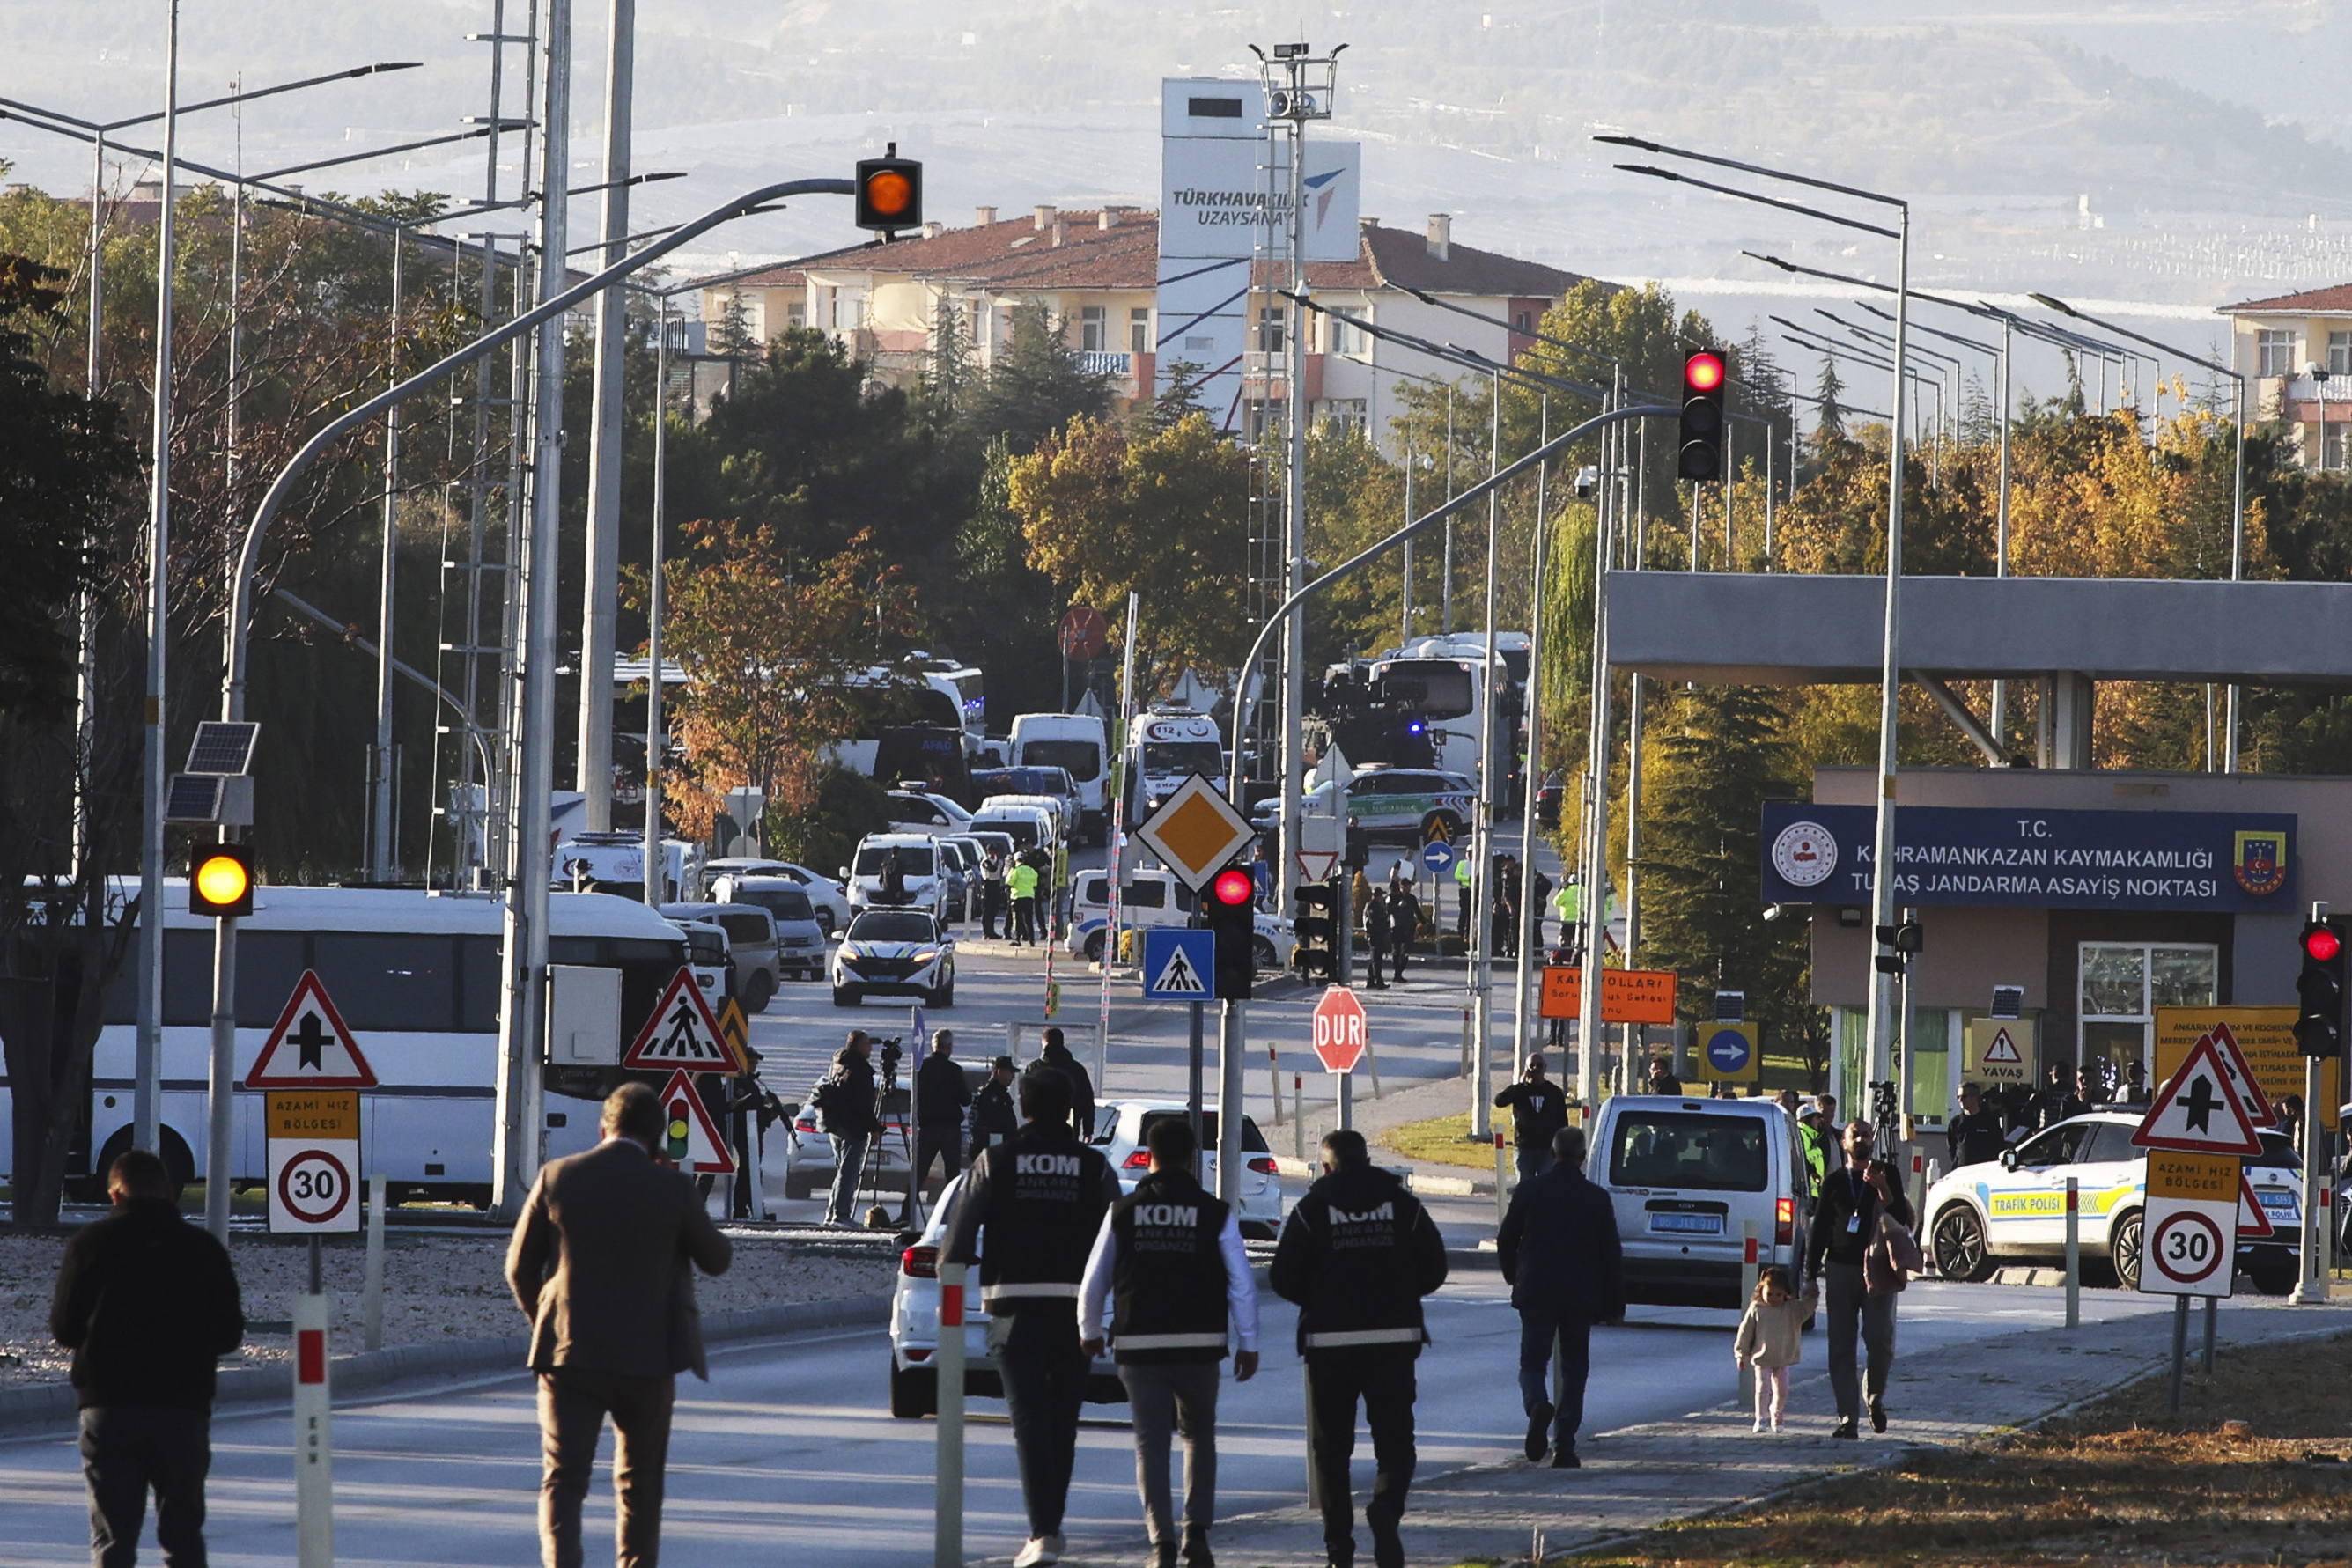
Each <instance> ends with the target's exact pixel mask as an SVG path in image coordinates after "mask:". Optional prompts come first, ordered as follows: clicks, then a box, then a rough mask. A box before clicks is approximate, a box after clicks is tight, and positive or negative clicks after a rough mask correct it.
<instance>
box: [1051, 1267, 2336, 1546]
mask: <svg viewBox="0 0 2352 1568" xmlns="http://www.w3.org/2000/svg"><path fill="white" fill-rule="evenodd" d="M2171 1324H2172V1318H2171V1314H2170V1313H2169V1312H2150V1313H2147V1314H2145V1315H2142V1316H2137V1317H2132V1318H2126V1319H2120V1320H2116V1321H2113V1322H2104V1323H2091V1324H2085V1325H2084V1327H2082V1328H2079V1329H2075V1330H2071V1331H2070V1330H2066V1329H2058V1328H2053V1329H2042V1330H2035V1331H2030V1332H2026V1333H2019V1334H2016V1335H2013V1336H2011V1337H2009V1338H2006V1339H2003V1340H2002V1341H2001V1342H2000V1350H1999V1353H1998V1356H1997V1358H1996V1356H1995V1354H1994V1353H1993V1352H1992V1351H1991V1350H1990V1349H1989V1347H1988V1346H1987V1345H1986V1344H1985V1343H1981V1342H1979V1343H1970V1344H1964V1345H1958V1346H1954V1347H1951V1348H1949V1349H1945V1350H1939V1351H1931V1352H1927V1353H1924V1354H1919V1355H1916V1356H1911V1357H1907V1358H1906V1357H1901V1356H1898V1357H1897V1359H1896V1361H1895V1376H1894V1385H1893V1386H1892V1387H1891V1388H1890V1389H1889V1390H1888V1398H1887V1405H1888V1407H1889V1408H1890V1410H1891V1411H1892V1412H1893V1414H1894V1417H1895V1424H1894V1427H1893V1430H1892V1431H1890V1432H1889V1433H1888V1435H1887V1436H1886V1437H1878V1438H1874V1437H1872V1436H1871V1434H1869V1433H1868V1432H1867V1431H1865V1432H1864V1435H1863V1440H1862V1441H1861V1442H1859V1443H1853V1444H1847V1443H1838V1442H1833V1441H1832V1440H1831V1439H1830V1437H1829V1429H1830V1425H1831V1421H1832V1417H1831V1416H1828V1415H1826V1414H1820V1413H1818V1412H1819V1411H1821V1409H1822V1406H1826V1405H1827V1403H1828V1400H1827V1397H1826V1389H1825V1388H1819V1387H1816V1388H1814V1389H1812V1390H1809V1391H1808V1394H1809V1396H1808V1397H1805V1398H1803V1399H1802V1400H1799V1401H1792V1403H1801V1405H1803V1406H1805V1407H1806V1408H1807V1410H1808V1411H1809V1412H1814V1413H1809V1414H1807V1415H1803V1416H1795V1417H1792V1419H1791V1422H1790V1428H1791V1429H1790V1432H1789V1433H1788V1434H1786V1435H1784V1436H1782V1437H1778V1438H1774V1437H1755V1436H1753V1435H1752V1434H1750V1432H1749V1431H1748V1411H1747V1410H1745V1409H1744V1408H1737V1409H1736V1408H1734V1407H1733V1406H1732V1405H1731V1404H1730V1403H1729V1402H1727V1403H1725V1404H1724V1405H1722V1406H1717V1407H1714V1408H1711V1409H1707V1410H1701V1411H1696V1412H1694V1413H1693V1414H1691V1415H1688V1416H1684V1417H1682V1418H1681V1419H1679V1420H1674V1421H1661V1422H1656V1423H1653V1424H1651V1425H1648V1426H1641V1427H1625V1428H1622V1429H1621V1430H1618V1431H1614V1432H1606V1433H1602V1434H1601V1435H1599V1436H1597V1437H1595V1436H1591V1435H1588V1436H1586V1437H1584V1438H1583V1439H1582V1440H1581V1441H1580V1444H1579V1445H1578V1451H1579V1453H1580V1455H1581V1457H1582V1458H1583V1460H1584V1468H1583V1469H1580V1470H1554V1469H1549V1468H1546V1467H1539V1466H1536V1465H1531V1464H1528V1463H1527V1462H1525V1461H1523V1460H1516V1459H1515V1460H1509V1461H1505V1462H1501V1463H1496V1464H1486V1465H1475V1466H1471V1467H1469V1468H1467V1469H1459V1470H1454V1471H1452V1472H1450V1473H1446V1474H1442V1475H1435V1476H1432V1475H1430V1474H1428V1473H1427V1472H1426V1471H1424V1472H1423V1475H1422V1476H1421V1477H1420V1478H1418V1479H1416V1482H1415V1484H1414V1486H1413V1489H1412V1496H1411V1500H1410V1501H1409V1502H1408V1504H1407V1507H1406V1511H1405V1520H1404V1539H1405V1550H1406V1552H1407V1553H1408V1554H1409V1557H1410V1559H1411V1561H1412V1562H1414V1563H1422V1564H1451V1563H1462V1562H1465V1561H1469V1560H1475V1559H1487V1560H1500V1561H1504V1562H1510V1561H1514V1560H1517V1561H1524V1560H1525V1559H1526V1557H1527V1554H1528V1545H1529V1542H1530V1539H1531V1537H1532V1535H1533V1533H1534V1531H1538V1530H1540V1531H1543V1534H1544V1546H1545V1551H1546V1552H1547V1553H1548V1554H1549V1553H1552V1552H1571V1551H1577V1550H1580V1549H1586V1548H1590V1547H1592V1546H1595V1545H1598V1544H1601V1543H1603V1542H1608V1541H1611V1540H1612V1539H1615V1538H1618V1537H1622V1536H1624V1535H1626V1534H1629V1533H1632V1532H1633V1531H1642V1530H1647V1529H1650V1528H1652V1527H1654V1526H1655V1525H1658V1524H1661V1523H1664V1522H1665V1521H1669V1520H1674V1519H1683V1518H1688V1517H1691V1516H1694V1515H1697V1514H1705V1513H1713V1512H1717V1511H1723V1510H1727V1509H1735V1508H1738V1507H1740V1506H1742V1505H1744V1504H1747V1503H1750V1502H1753V1501H1756V1500H1759V1499H1760V1498H1763V1497H1765V1496H1766V1495H1768V1494H1769V1493H1772V1492H1775V1491H1778V1490H1781V1489H1783V1488H1785V1487H1788V1486H1790V1485H1793V1484H1796V1483H1798V1482H1801V1481H1805V1480H1810V1479H1815V1478H1818V1477H1821V1476H1823V1475H1827V1474H1831V1473H1833V1472H1835V1471H1838V1470H1843V1469H1856V1468H1860V1467H1863V1466H1868V1465H1874V1464H1881V1463H1885V1462H1887V1461H1889V1460H1891V1459H1893V1458H1895V1457H1897V1456H1899V1455H1901V1454H1902V1453H1904V1452H1905V1451H1906V1449H1916V1448H1929V1447H1948V1446H1954V1445H1958V1444H1964V1443H1968V1442H1970V1441H1973V1440H1975V1439H1976V1438H1978V1437H1982V1436H1984V1435H1985V1434H1987V1433H1989V1432H1992V1431H1995V1430H1998V1429H2000V1428H2001V1427H2015V1426H2021V1425H2023V1424H2026V1423H2029V1422H2032V1421H2034V1420H2038V1419H2040V1418H2041V1417H2042V1416H2048V1415H2051V1414H2053V1413H2054V1412H2056V1411H2058V1410H2061V1409H2063V1408H2064V1407H2066V1406H2072V1405H2076V1404H2079V1403H2081V1402H2083V1401H2084V1400H2086V1399H2090V1398H2093V1397H2095V1396H2098V1395H2100V1394H2103V1393H2105V1392H2106V1391H2107V1390H2109V1389H2111V1388H2114V1387H2116V1386H2117V1385H2121V1384H2124V1383H2126V1382H2129V1381H2131V1380H2132V1379H2133V1378H2135V1377H2137V1376H2138V1375H2142V1374H2145V1373H2148V1372H2153V1371H2156V1370H2158V1368H2160V1367H2161V1366H2162V1365H2164V1364H2165V1357H2166V1356H2167V1355H2168V1354H2169V1352H2170V1344H2171ZM2220 1329H2221V1333H2220V1339H2221V1343H2224V1344H2232V1345H2236V1344H2249V1343H2258V1342H2261V1341H2264V1340H2275V1339H2282V1338H2291V1337H2297V1336H2307V1335H2319V1334H2326V1333H2342V1332H2344V1331H2346V1330H2347V1329H2352V1307H2288V1306H2284V1305H2281V1304H2278V1303H2274V1302H2271V1301H2263V1300H2260V1299H2247V1298H2242V1297H2241V1298H2238V1299H2236V1300H2234V1301H2231V1302H2229V1303H2227V1304H2226V1305H2225V1306H2224V1308H2223V1310H2222V1312H2221V1319H2220ZM2195 1343H2196V1341H2195V1336H2194V1334H2193V1333H2192V1336H2191V1351H2190V1354H2191V1355H2192V1356H2193V1355H2194V1354H2196V1352H2195V1348H2194V1347H2195ZM1821 1346H1822V1341H1821V1340H1820V1339H1819V1338H1817V1337H1816V1338H1808V1340H1807V1341H1806V1352H1807V1356H1808V1364H1807V1368H1806V1370H1807V1371H1808V1372H1810V1373H1811V1376H1812V1378H1813V1379H1814V1380H1815V1381H1816V1382H1818V1380H1820V1379H1821V1377H1822V1373H1821V1370H1820V1368H1821ZM1996 1362H1997V1367H1998V1369H1997V1370H1996V1369H1995V1366H1996ZM1362 1447H1363V1446H1362V1444H1361V1442H1360V1444H1359V1449H1360V1452H1361V1451H1362ZM1357 1501H1358V1504H1359V1508H1360V1506H1361V1503H1362V1498H1361V1497H1359V1498H1358V1500H1357ZM1215 1543H1216V1548H1217V1554H1218V1558H1219V1560H1220V1561H1221V1562H1223V1563H1227V1564H1230V1565H1231V1568H1320V1565H1321V1564H1322V1563H1323V1562H1324V1555H1323V1546H1322V1528H1321V1521H1320V1519H1319V1518H1318V1516H1317V1515H1315V1514H1314V1513H1312V1512H1310V1511H1308V1510H1307V1508H1306V1507H1305V1506H1304V1503H1303V1501H1302V1503H1301V1505H1300V1506H1298V1507H1296V1508H1288V1509H1282V1510H1278V1511H1270V1512H1266V1513H1259V1514H1250V1515H1244V1516H1243V1517H1240V1518H1237V1519H1231V1520H1224V1521H1220V1522H1219V1524H1218V1526H1217V1533H1216V1537H1215ZM1357 1546H1358V1556H1359V1561H1369V1560H1370V1535H1369V1533H1367V1532H1366V1531H1364V1529H1363V1527H1362V1525H1361V1524H1360V1523H1359V1525H1358V1527H1357ZM1136 1555H1137V1553H1136V1552H1134V1551H1133V1550H1132V1549H1131V1548H1130V1547H1128V1546H1125V1545H1121V1546H1119V1547H1118V1548H1113V1549H1106V1550H1089V1549H1087V1547H1085V1546H1083V1545H1082V1546H1081V1547H1080V1548H1079V1550H1077V1551H1076V1552H1073V1553H1072V1554H1071V1555H1070V1556H1068V1557H1066V1558H1065V1559H1064V1561H1065V1562H1070V1563H1087V1564H1094V1563H1106V1564H1107V1563H1125V1562H1127V1561H1129V1559H1131V1558H1134V1557H1135V1556H1136Z"/></svg>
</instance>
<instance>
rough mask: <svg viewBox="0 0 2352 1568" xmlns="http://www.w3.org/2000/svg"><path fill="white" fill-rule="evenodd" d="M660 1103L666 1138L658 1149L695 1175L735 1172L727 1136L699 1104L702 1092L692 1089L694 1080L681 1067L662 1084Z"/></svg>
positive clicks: (733, 1159) (664, 1136)
mask: <svg viewBox="0 0 2352 1568" xmlns="http://www.w3.org/2000/svg"><path fill="white" fill-rule="evenodd" d="M661 1104H662V1124H663V1125H662V1135H663V1138H664V1139H665V1140H666V1141H665V1143H664V1145H663V1146H662V1148H661V1149H660V1150H659V1151H657V1152H659V1153H661V1154H664V1155H667V1156H668V1157H669V1158H671V1159H673V1160H675V1161H677V1168H678V1169H680V1170H682V1171H688V1172H691V1173H692V1174H694V1175H695V1176H732V1175H734V1174H735V1157H734V1156H733V1155H730V1154H729V1153H728V1152H727V1140H726V1139H724V1138H722V1137H720V1136H719V1127H718V1124H716V1123H714V1122H712V1121H711V1119H710V1113H709V1112H708V1111H706V1110H704V1109H703V1108H702V1096H701V1095H699V1094H697V1093H696V1092H694V1081H693V1080H692V1079H690V1078H688V1076H687V1075H686V1070H685V1069H684V1068H680V1069H679V1070H678V1071H676V1072H673V1073H671V1074H670V1075H669V1082H667V1083H665V1084H663V1085H662V1092H661Z"/></svg>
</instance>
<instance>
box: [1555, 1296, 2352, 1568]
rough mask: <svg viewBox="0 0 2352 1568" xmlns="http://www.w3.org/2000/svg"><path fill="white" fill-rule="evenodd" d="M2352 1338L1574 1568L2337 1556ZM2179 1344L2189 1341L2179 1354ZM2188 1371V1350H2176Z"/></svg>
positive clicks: (2143, 1391)
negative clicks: (2171, 1397) (2175, 1401)
mask: <svg viewBox="0 0 2352 1568" xmlns="http://www.w3.org/2000/svg"><path fill="white" fill-rule="evenodd" d="M2347 1348H2352V1336H2338V1337H2336V1338H2333V1339H2329V1340H2324V1341H2305V1342H2303V1343H2297V1344H2274V1345H2261V1346H2254V1347H2251V1348H2248V1349H2244V1350H2238V1351H2224V1352H2223V1353H2222V1354H2221V1356H2220V1358H2219V1359H2218V1361H2217V1363H2216V1366H2215V1374H2214V1375H2213V1376H2212V1377H2210V1378H2203V1377H2198V1376H2194V1375H2192V1376H2191V1377H2190V1378H2189V1385H2188V1388H2187V1391H2186V1395H2185V1397H2184V1399H2183V1402H2182V1406H2181V1414H2180V1415H2179V1416H2168V1415H2167V1414H2165V1393H2166V1387H2165V1379H2164V1378H2163V1377H2162V1376H2160V1375H2159V1376H2157V1377H2153V1378H2150V1379H2147V1380H2146V1381H2144V1382H2141V1383H2137V1384H2135V1385H2132V1386H2130V1387H2128V1388H2126V1389H2122V1390H2120V1391H2118V1392H2117V1393H2116V1394H2114V1395H2111V1396H2108V1397H2106V1398H2105V1399H2102V1400H2099V1401H2097V1402H2096V1403H2095V1404H2093V1405H2091V1406H2086V1407H2084V1409H2083V1410H2081V1411H2079V1412H2077V1413H2075V1414H2074V1416H2070V1417H2067V1418H2065V1419H2063V1420H2060V1421H2053V1422H2051V1423H2048V1424H2047V1425H2045V1426H2044V1427H2042V1428H2041V1429H2040V1430H2036V1431H2032V1432H2020V1433H2014V1434H2011V1435H2009V1436H2007V1437H1996V1438H1991V1439H1988V1440H1987V1441H1985V1442H1983V1443H1980V1444H1977V1445H1975V1446H1972V1447H1969V1448H1948V1449H1933V1450H1920V1451H1919V1452H1917V1453H1916V1454H1914V1455H1912V1456H1910V1457H1908V1458H1905V1459H1903V1460H1900V1461H1898V1462H1896V1463H1895V1464H1893V1465H1890V1466H1887V1467H1885V1469H1875V1470H1867V1471H1856V1472H1849V1473H1847V1474H1844V1475H1841V1476H1836V1477H1832V1478H1831V1479H1826V1480H1823V1481H1821V1482H1818V1483H1815V1484H1813V1485H1811V1486H1810V1487H1806V1488H1804V1489H1801V1490H1799V1491H1796V1492H1793V1493H1790V1494H1789V1495H1787V1496H1785V1497H1782V1498H1780V1499H1779V1500H1775V1501H1773V1502H1771V1503H1770V1504H1769V1505H1767V1506H1765V1507H1762V1508H1759V1509H1756V1510H1754V1511H1749V1512H1745V1513H1738V1514H1733V1515H1727V1516H1725V1517H1721V1518H1715V1519H1701V1520H1691V1521H1683V1522H1679V1523H1675V1524H1668V1525H1664V1526H1662V1527H1660V1528H1659V1529H1657V1530H1654V1531H1650V1532H1649V1533H1648V1534H1647V1535H1645V1536H1643V1538H1642V1539H1641V1540H1640V1541H1639V1542H1637V1543H1636V1544H1634V1545H1633V1546H1632V1547H1631V1548H1622V1547H1621V1548H1617V1549H1613V1550H1611V1551H1606V1552H1598V1553H1594V1554H1591V1555H1587V1556H1578V1557H1570V1558H1560V1559H1555V1560H1554V1561H1555V1562H1558V1563H1573V1564H1575V1565H1577V1568H1729V1565H1730V1564H1733V1563H1738V1564H1741V1565H1742V1568H1773V1565H1780V1564H1798V1563H1804V1564H1818V1565H1820V1568H1832V1565H1834V1568H1897V1565H1900V1568H1964V1565H1965V1568H1976V1565H1979V1564H2003V1565H2011V1564H2014V1565H2017V1568H2060V1565H2062V1564H2063V1565H2065V1568H2078V1565H2086V1564H2098V1565H2100V1568H2110V1565H2113V1568H2125V1565H2129V1568H2140V1565H2142V1564H2145V1565H2147V1568H2158V1565H2166V1568H2169V1565H2172V1564H2187V1563H2213V1564H2219V1563H2278V1564H2288V1563H2293V1564H2314V1563H2344V1562H2346V1561H2347V1559H2352V1424H2347V1415H2352V1412H2347V1402H2346V1398H2345V1394H2346V1379H2345V1376H2344V1374H2343V1371H2342V1358H2343V1356H2344V1354H2345V1353H2346V1351H2347ZM2191 1354H2192V1355H2193V1354H2194V1353H2193V1351H2192V1353H2191ZM2192 1366H2193V1362H2192Z"/></svg>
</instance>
